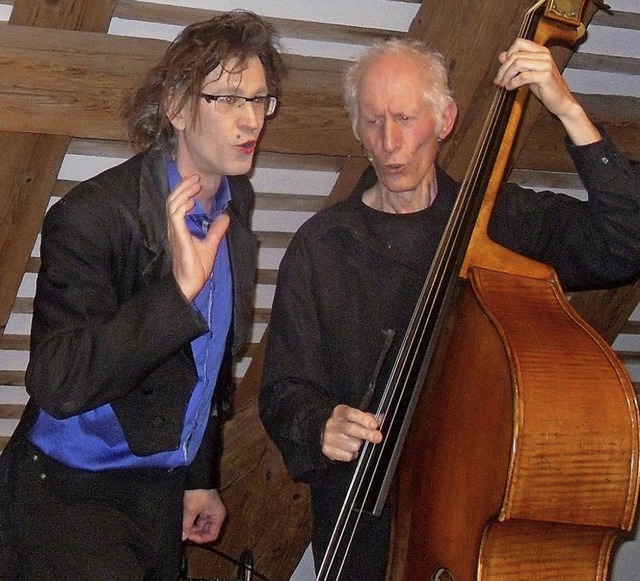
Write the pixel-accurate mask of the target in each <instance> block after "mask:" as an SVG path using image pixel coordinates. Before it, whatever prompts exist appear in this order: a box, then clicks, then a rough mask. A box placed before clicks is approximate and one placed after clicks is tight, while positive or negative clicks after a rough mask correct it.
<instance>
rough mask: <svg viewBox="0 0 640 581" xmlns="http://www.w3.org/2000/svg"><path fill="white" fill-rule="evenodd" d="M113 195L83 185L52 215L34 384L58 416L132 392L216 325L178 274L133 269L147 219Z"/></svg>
mask: <svg viewBox="0 0 640 581" xmlns="http://www.w3.org/2000/svg"><path fill="white" fill-rule="evenodd" d="M108 195H109V193H108V192H105V191H102V190H101V189H99V188H92V187H91V186H90V185H86V186H83V189H82V190H80V191H79V192H78V193H77V194H74V195H70V194H69V195H68V196H66V197H65V198H63V199H62V200H61V201H60V202H58V203H57V204H56V205H55V206H53V207H52V208H51V210H50V211H49V212H48V214H47V216H46V218H45V221H44V226H43V235H42V244H41V257H42V264H41V269H40V273H39V276H38V283H37V289H36V296H35V301H34V319H33V326H32V335H31V357H30V361H29V365H28V368H27V373H26V385H27V391H28V392H29V395H30V396H31V397H32V398H33V399H34V401H35V402H36V403H37V405H38V406H40V407H42V408H43V409H45V410H46V411H47V412H48V413H50V414H51V415H52V416H54V417H57V418H65V417H69V416H72V415H76V414H79V413H82V412H85V411H87V410H90V409H93V408H96V407H98V406H100V405H103V404H105V403H108V402H113V401H114V400H117V399H118V398H120V397H122V396H124V395H127V394H128V393H130V392H132V391H133V390H135V389H136V388H137V387H138V386H139V385H140V383H141V382H142V380H143V379H144V378H145V377H146V376H147V375H149V374H150V373H151V372H152V371H153V370H155V369H157V368H158V367H159V366H160V365H161V364H162V363H163V362H164V361H166V360H167V359H168V358H169V357H170V356H171V355H172V354H175V353H176V352H178V351H179V350H180V349H181V348H182V347H183V346H184V345H185V343H188V342H189V341H191V340H192V339H194V338H195V337H197V336H198V335H200V334H201V333H203V332H204V331H205V330H206V323H205V322H204V320H203V319H202V318H201V317H200V316H199V314H198V313H197V312H196V310H195V309H193V308H192V307H191V305H190V304H189V303H188V301H186V299H185V298H184V297H183V295H182V294H181V292H180V290H179V288H178V286H177V283H176V281H175V279H174V278H173V275H172V274H171V272H168V273H166V274H165V275H164V276H161V277H152V279H153V280H150V281H149V282H148V283H147V282H144V281H142V282H140V281H139V280H138V277H137V276H136V273H135V272H128V271H127V269H130V270H131V269H137V268H141V266H140V265H139V264H137V265H131V262H135V260H132V259H131V258H130V255H131V254H133V255H135V252H138V250H139V248H136V250H135V251H132V250H131V248H132V245H134V244H135V242H134V241H132V239H133V238H135V236H136V234H135V233H134V232H135V231H137V229H136V226H137V225H136V224H133V225H128V222H129V223H130V222H131V218H130V217H129V216H127V215H126V214H125V213H124V212H123V211H121V210H120V209H118V207H117V205H116V204H115V203H114V204H109V203H100V199H101V198H102V197H108ZM123 264H125V265H126V266H123ZM123 269H124V270H125V272H124V273H123V272H122V270H123ZM121 278H123V279H126V280H127V281H128V282H127V283H126V284H129V285H132V286H133V287H135V288H127V289H126V290H125V289H123V284H124V283H122V282H121V280H120V279H121Z"/></svg>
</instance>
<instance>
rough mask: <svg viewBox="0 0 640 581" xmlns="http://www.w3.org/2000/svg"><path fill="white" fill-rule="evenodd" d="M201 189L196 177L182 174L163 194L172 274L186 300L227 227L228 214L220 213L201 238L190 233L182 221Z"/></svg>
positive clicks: (202, 281) (211, 260)
mask: <svg viewBox="0 0 640 581" xmlns="http://www.w3.org/2000/svg"><path fill="white" fill-rule="evenodd" d="M200 190H201V184H200V177H199V176H198V175H192V176H189V177H187V178H184V179H183V180H182V181H181V182H180V184H179V185H178V186H177V187H176V188H175V190H174V191H173V192H171V194H170V195H169V197H168V198H167V204H166V212H167V235H168V239H169V246H170V247H171V255H172V266H173V274H174V277H175V279H176V282H177V283H178V286H179V287H180V290H181V291H182V294H183V295H184V296H185V298H186V299H187V300H193V298H194V297H196V296H197V294H198V293H199V292H200V290H201V289H202V287H203V286H204V285H205V283H206V281H207V280H208V278H209V276H210V275H211V272H212V270H213V265H214V263H215V258H216V255H217V252H218V246H219V245H220V241H221V240H222V239H223V237H224V235H225V233H226V231H227V228H228V227H229V216H227V215H224V214H223V215H220V216H218V217H217V218H216V219H215V220H214V221H213V223H212V224H211V225H210V227H209V229H208V230H207V235H206V237H205V238H204V239H203V240H200V239H198V238H197V237H196V236H192V235H191V233H190V232H189V229H188V227H187V224H186V222H185V217H186V215H187V214H188V213H189V212H190V211H191V210H192V209H193V207H194V205H195V196H196V195H198V193H199V192H200Z"/></svg>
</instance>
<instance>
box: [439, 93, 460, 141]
mask: <svg viewBox="0 0 640 581" xmlns="http://www.w3.org/2000/svg"><path fill="white" fill-rule="evenodd" d="M457 116H458V106H457V105H456V104H455V103H454V102H453V101H449V104H448V105H447V106H446V107H445V110H444V111H443V113H442V127H441V128H440V133H439V134H438V137H439V138H440V139H444V138H445V137H446V136H447V135H449V133H451V130H452V129H453V125H454V123H455V122H456V117H457Z"/></svg>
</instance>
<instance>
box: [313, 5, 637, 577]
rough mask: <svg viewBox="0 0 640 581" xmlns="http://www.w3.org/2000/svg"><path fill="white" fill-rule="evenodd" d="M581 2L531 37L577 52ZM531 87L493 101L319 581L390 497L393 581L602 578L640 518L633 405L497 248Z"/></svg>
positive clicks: (536, 19)
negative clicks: (377, 435) (494, 236)
mask: <svg viewBox="0 0 640 581" xmlns="http://www.w3.org/2000/svg"><path fill="white" fill-rule="evenodd" d="M583 9H584V2H581V1H579V0H565V1H563V2H561V1H559V0H547V1H545V0H540V1H538V2H536V4H535V5H534V6H533V7H532V8H531V9H530V10H529V11H528V12H527V15H526V16H525V20H524V22H523V25H522V29H521V31H520V36H521V37H523V38H527V39H529V40H533V41H534V42H537V43H539V44H545V45H546V44H550V43H553V42H563V43H569V44H574V43H575V42H576V41H577V39H578V38H579V36H580V35H581V33H582V25H581V16H582V11H583ZM527 96H528V90H527V89H525V88H522V89H519V90H518V91H515V92H509V91H505V90H498V92H497V95H496V98H495V100H494V103H493V106H492V110H491V112H490V115H489V118H488V119H487V122H486V125H485V128H484V130H483V134H482V137H481V140H480V143H479V144H478V147H477V149H476V153H475V155H474V156H473V160H472V163H471V165H470V167H469V170H468V172H467V175H466V177H465V179H464V181H463V184H462V187H461V190H460V193H459V195H458V199H457V201H456V204H455V206H454V210H453V212H452V216H451V218H450V221H449V223H448V225H447V228H446V230H445V234H444V236H443V239H442V241H441V243H440V247H439V249H438V252H437V254H436V259H435V260H434V263H433V266H432V267H431V269H430V271H429V273H428V275H427V279H426V281H425V284H424V287H423V290H422V292H421V295H420V298H419V300H418V304H417V305H416V308H415V310H414V313H413V317H412V319H411V322H410V324H409V328H408V329H407V332H406V334H405V336H404V338H403V340H402V345H401V348H400V351H399V354H398V355H397V358H396V360H395V363H394V365H393V368H392V371H391V374H390V376H389V378H388V380H387V382H386V384H385V386H384V392H383V395H382V397H381V402H380V405H379V407H378V408H377V411H376V413H377V416H378V418H379V420H380V429H381V431H382V433H383V435H384V441H383V444H381V445H378V446H373V445H371V444H368V443H365V445H364V446H363V448H362V450H361V453H360V456H359V460H358V463H357V466H356V469H355V472H354V475H353V478H352V480H351V484H350V487H349V489H348V492H347V495H346V498H345V501H344V504H343V508H342V511H341V513H340V516H339V517H338V522H337V524H336V527H335V530H334V534H333V536H332V538H331V541H330V543H329V548H328V550H327V554H326V556H325V558H324V560H323V562H322V563H321V565H320V568H319V572H318V577H317V580H318V581H336V580H337V579H340V569H341V563H342V561H343V559H344V557H345V555H346V553H347V552H348V551H349V543H350V538H351V535H352V534H353V531H354V530H355V527H357V526H358V521H359V515H360V514H361V512H363V511H368V512H371V513H373V514H379V513H380V511H381V509H382V506H383V504H384V503H385V501H386V498H387V495H388V494H389V492H390V491H391V490H392V491H393V496H394V504H395V517H394V527H393V535H392V548H391V552H390V555H389V567H388V574H387V579H388V581H472V580H474V579H477V580H486V581H503V580H504V581H507V580H509V581H513V580H522V581H529V580H530V581H534V580H535V581H541V580H558V579H562V580H563V581H570V580H576V581H578V580H580V581H585V580H605V579H607V576H608V570H609V565H610V561H611V557H612V555H613V549H614V547H615V544H616V540H617V539H618V538H619V537H620V535H621V533H623V532H624V531H629V530H630V529H631V528H632V526H633V524H634V519H635V513H636V505H637V497H638V490H639V486H640V476H639V465H638V451H639V441H640V434H639V426H640V421H639V420H640V418H639V415H638V405H637V402H636V399H635V395H634V392H633V388H632V385H631V382H630V380H629V377H628V375H627V373H626V371H625V369H624V367H623V365H622V364H621V362H620V361H619V360H618V359H617V357H616V356H615V354H614V353H613V351H612V350H611V348H610V347H609V345H608V344H607V343H606V342H605V341H604V340H602V338H600V337H599V336H598V334H597V333H596V332H595V331H594V330H593V329H591V328H590V327H589V326H588V325H587V324H586V323H585V322H584V321H582V320H581V319H580V317H579V316H578V315H577V313H575V311H574V310H573V309H572V308H571V306H570V303H569V301H568V300H567V298H566V297H565V295H564V293H563V291H562V289H561V287H560V284H559V282H558V280H557V277H556V275H555V273H554V271H553V269H552V268H551V267H549V266H547V265H544V264H541V263H538V262H535V261H532V260H530V259H528V258H525V257H523V256H520V255H517V254H515V253H513V252H511V251H509V250H507V249H505V248H503V247H501V246H499V245H497V244H495V243H494V242H492V241H491V240H490V239H489V237H488V235H487V227H488V222H489V217H490V215H491V211H492V208H493V205H494V201H495V199H496V196H497V195H498V192H499V190H500V188H501V186H502V185H503V183H504V180H505V179H506V176H507V173H508V169H509V165H510V159H511V153H512V149H513V143H514V140H515V138H516V135H517V131H518V128H519V125H520V120H521V117H522V113H523V110H524V107H525V103H526V99H527Z"/></svg>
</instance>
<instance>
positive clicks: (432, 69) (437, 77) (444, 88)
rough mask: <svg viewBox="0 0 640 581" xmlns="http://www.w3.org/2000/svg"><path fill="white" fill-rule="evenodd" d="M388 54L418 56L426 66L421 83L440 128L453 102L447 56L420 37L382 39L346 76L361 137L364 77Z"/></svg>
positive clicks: (352, 114)
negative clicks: (373, 64)
mask: <svg viewBox="0 0 640 581" xmlns="http://www.w3.org/2000/svg"><path fill="white" fill-rule="evenodd" d="M387 55H396V56H409V57H415V58H416V59H417V60H418V62H419V63H420V64H421V66H422V67H423V69H424V75H423V76H422V77H421V78H420V79H416V80H417V81H418V82H422V84H423V85H424V92H423V95H424V100H425V102H426V103H427V104H428V105H431V107H433V111H434V113H435V115H436V118H437V120H438V123H437V130H440V128H441V125H442V122H443V115H444V111H445V109H446V107H447V106H448V105H449V103H451V102H452V101H453V96H452V92H451V88H450V86H449V71H448V69H447V65H446V62H445V59H444V57H443V56H442V55H441V54H440V53H439V52H436V51H434V50H431V49H430V48H428V47H427V46H426V45H425V44H424V43H423V42H421V41H419V40H412V39H408V38H392V39H390V40H385V41H380V42H377V43H375V44H374V45H372V46H371V48H370V49H369V50H367V51H366V52H365V53H364V54H363V55H362V56H361V57H360V58H359V59H358V60H357V61H356V62H355V63H353V64H352V65H351V66H350V67H349V68H348V69H347V71H346V72H345V75H344V82H343V85H344V101H345V105H346V108H347V112H348V113H349V119H350V120H351V128H352V129H353V133H354V135H355V136H356V139H359V136H358V130H357V126H358V121H359V118H360V105H359V97H360V80H361V79H362V75H363V74H364V71H365V70H366V69H367V67H368V66H369V65H370V64H371V63H372V62H373V61H375V60H376V59H378V58H379V57H383V56H387Z"/></svg>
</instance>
